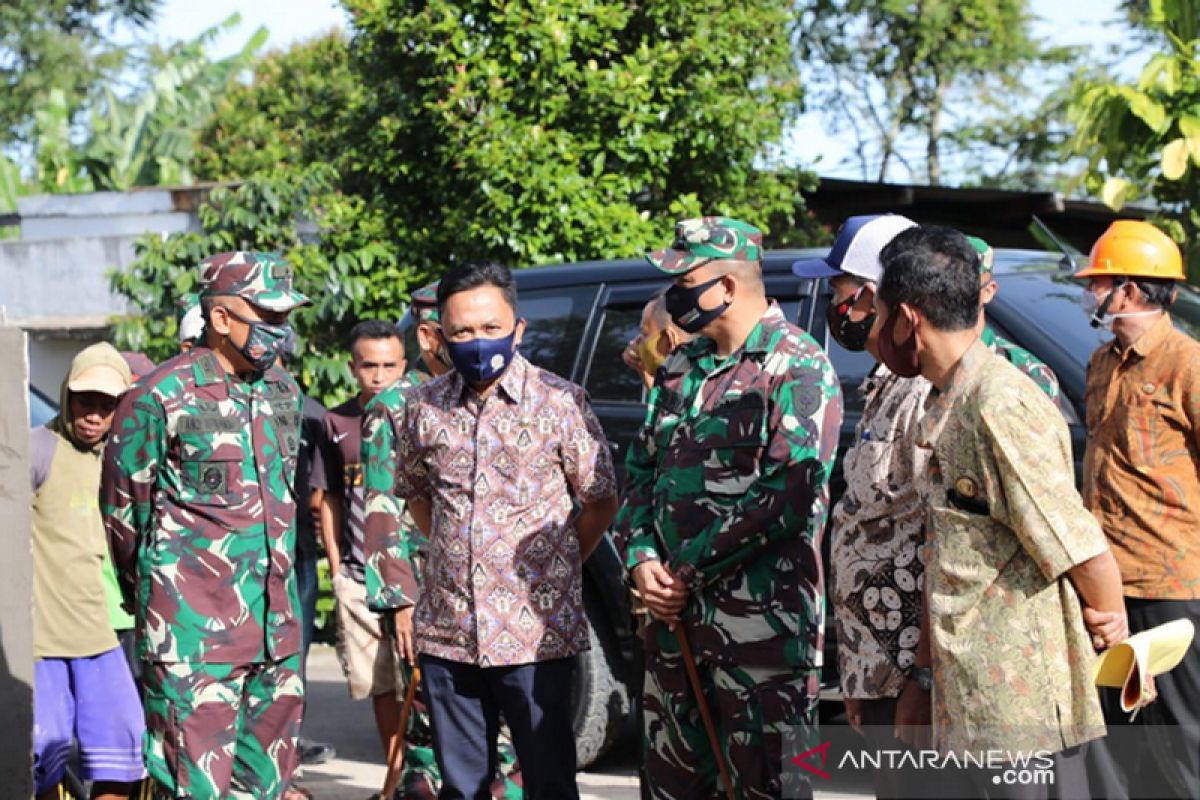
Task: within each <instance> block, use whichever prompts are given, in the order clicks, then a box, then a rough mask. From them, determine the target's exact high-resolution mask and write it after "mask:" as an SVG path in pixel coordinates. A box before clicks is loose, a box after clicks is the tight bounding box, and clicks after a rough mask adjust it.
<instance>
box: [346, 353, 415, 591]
mask: <svg viewBox="0 0 1200 800" xmlns="http://www.w3.org/2000/svg"><path fill="white" fill-rule="evenodd" d="M428 377H429V376H427V375H426V374H425V373H423V372H418V371H417V370H409V372H408V373H407V374H406V375H405V376H404V377H403V378H401V379H400V380H398V381H397V382H396V383H394V384H392V385H391V386H389V387H388V388H387V389H385V390H383V391H382V392H380V393H379V394H377V395H376V396H375V397H374V398H372V400H371V402H370V403H368V404H367V408H366V411H365V413H364V415H363V430H362V464H363V487H364V489H365V491H366V503H367V518H366V531H365V540H364V543H363V550H364V553H365V554H366V558H367V568H366V576H367V605H368V606H369V607H370V608H371V609H373V610H375V611H387V610H390V609H396V608H405V607H407V606H411V605H414V604H416V602H417V591H418V589H417V575H416V570H415V569H414V567H413V561H414V558H415V557H416V555H417V552H418V550H419V549H420V547H421V546H422V545H423V544H424V538H425V537H424V536H423V535H422V534H421V532H420V531H419V530H417V526H416V525H414V524H413V523H412V520H411V518H410V517H409V515H408V514H407V512H406V510H405V507H404V501H403V500H401V499H400V498H399V497H396V470H397V466H398V462H397V458H398V455H397V451H396V441H397V424H398V420H399V417H400V411H401V409H403V408H404V400H405V395H406V394H407V392H408V390H409V389H411V388H413V387H414V386H416V385H417V384H419V383H423V382H424V381H426V380H427V379H428Z"/></svg>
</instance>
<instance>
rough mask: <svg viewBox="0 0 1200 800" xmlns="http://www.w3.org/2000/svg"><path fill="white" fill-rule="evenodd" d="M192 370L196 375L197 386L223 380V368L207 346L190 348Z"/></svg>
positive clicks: (222, 381)
mask: <svg viewBox="0 0 1200 800" xmlns="http://www.w3.org/2000/svg"><path fill="white" fill-rule="evenodd" d="M192 371H193V373H195V375H196V385H197V386H209V385H212V384H214V383H224V382H225V369H224V368H223V367H222V366H221V362H220V361H218V360H217V354H216V353H214V352H213V351H212V350H209V349H208V348H207V347H201V346H197V347H194V348H192Z"/></svg>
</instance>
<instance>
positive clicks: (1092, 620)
mask: <svg viewBox="0 0 1200 800" xmlns="http://www.w3.org/2000/svg"><path fill="white" fill-rule="evenodd" d="M1083 624H1084V625H1086V626H1087V629H1088V633H1090V634H1091V635H1092V647H1094V648H1095V649H1096V652H1097V653H1098V652H1100V651H1102V650H1107V649H1108V648H1110V647H1112V646H1113V645H1115V644H1119V643H1120V642H1123V641H1125V640H1126V639H1128V638H1129V617H1128V616H1127V615H1126V614H1125V613H1124V612H1121V611H1098V610H1096V609H1094V608H1088V607H1087V606H1084V609H1083Z"/></svg>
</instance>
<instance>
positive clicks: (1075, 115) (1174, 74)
mask: <svg viewBox="0 0 1200 800" xmlns="http://www.w3.org/2000/svg"><path fill="white" fill-rule="evenodd" d="M1143 24H1144V25H1145V26H1146V27H1147V28H1148V29H1150V30H1153V31H1157V33H1158V36H1157V37H1155V38H1156V39H1157V41H1159V42H1161V47H1160V49H1159V51H1158V52H1156V53H1154V54H1153V55H1152V56H1151V57H1150V59H1149V60H1148V61H1147V62H1146V65H1145V67H1144V68H1143V69H1142V71H1141V74H1140V75H1139V76H1138V79H1137V81H1136V82H1134V83H1122V82H1118V81H1113V80H1104V81H1091V82H1087V83H1084V84H1082V85H1081V86H1080V87H1079V88H1078V93H1077V95H1076V97H1075V100H1074V103H1073V104H1072V109H1071V111H1072V119H1073V120H1074V121H1075V123H1076V125H1077V129H1076V134H1075V137H1074V138H1073V140H1072V142H1071V147H1072V148H1073V149H1074V151H1075V152H1076V153H1077V154H1079V155H1081V156H1083V157H1085V158H1087V172H1086V174H1085V176H1084V185H1085V187H1086V188H1087V190H1088V191H1089V192H1091V193H1093V194H1099V195H1100V196H1102V197H1103V199H1104V201H1105V202H1106V203H1108V204H1109V205H1110V206H1112V207H1113V208H1114V209H1120V208H1121V207H1122V206H1123V205H1124V204H1125V203H1126V202H1128V201H1130V200H1133V199H1136V198H1139V197H1148V198H1153V200H1154V201H1155V203H1156V204H1157V207H1158V210H1159V214H1158V219H1157V221H1158V222H1160V223H1162V225H1163V226H1164V228H1166V230H1167V231H1168V232H1169V233H1170V234H1171V235H1172V237H1173V238H1174V239H1175V240H1176V241H1177V242H1179V243H1180V244H1181V245H1183V246H1184V251H1185V253H1186V255H1187V263H1188V274H1189V275H1190V276H1191V278H1192V279H1193V280H1196V279H1197V278H1200V238H1198V236H1197V233H1198V232H1200V8H1198V7H1197V6H1196V4H1195V2H1194V0H1150V3H1149V8H1148V12H1147V15H1146V16H1145V17H1144V20H1143Z"/></svg>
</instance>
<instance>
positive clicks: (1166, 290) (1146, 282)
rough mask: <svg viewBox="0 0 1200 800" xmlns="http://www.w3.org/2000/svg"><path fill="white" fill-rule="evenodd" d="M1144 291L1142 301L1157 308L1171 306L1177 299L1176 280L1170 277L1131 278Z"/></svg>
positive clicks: (1139, 289)
mask: <svg viewBox="0 0 1200 800" xmlns="http://www.w3.org/2000/svg"><path fill="white" fill-rule="evenodd" d="M1130 281H1131V282H1132V283H1133V285H1134V286H1136V287H1137V288H1138V291H1139V292H1141V293H1142V302H1144V303H1146V305H1151V306H1154V307H1155V308H1170V307H1171V302H1172V301H1173V300H1174V299H1175V281H1173V280H1171V279H1170V278H1131V279H1130Z"/></svg>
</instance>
